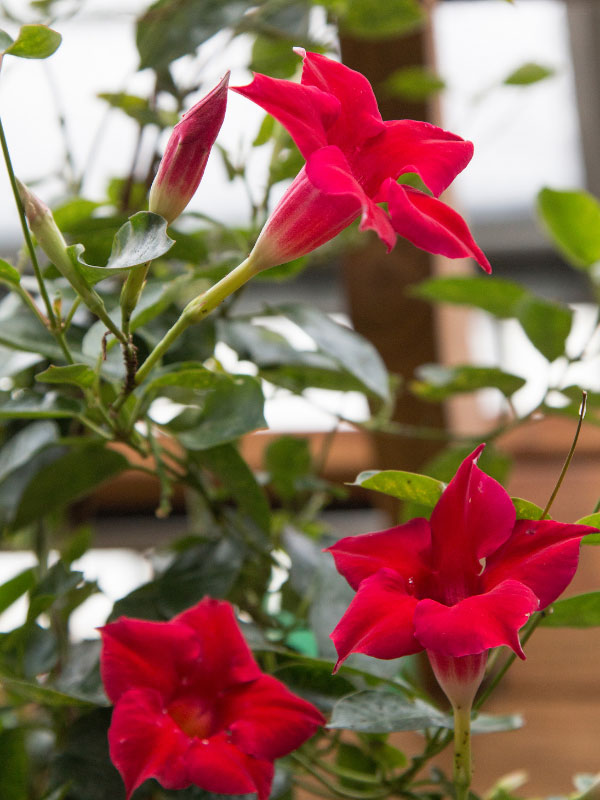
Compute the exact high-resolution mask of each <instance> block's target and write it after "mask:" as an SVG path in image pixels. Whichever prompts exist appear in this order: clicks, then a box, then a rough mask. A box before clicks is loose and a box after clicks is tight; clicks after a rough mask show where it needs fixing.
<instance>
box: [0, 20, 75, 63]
mask: <svg viewBox="0 0 600 800" xmlns="http://www.w3.org/2000/svg"><path fill="white" fill-rule="evenodd" d="M61 39H62V37H61V35H60V33H57V32H56V31H53V30H52V28H48V27H46V25H23V27H22V28H21V30H20V31H19V35H18V36H17V38H16V39H15V41H14V42H13V43H12V44H11V45H10V46H9V47H7V48H6V50H5V51H4V52H5V53H6V54H7V55H8V54H10V55H11V56H19V58H48V56H51V55H52V53H54V52H55V51H56V50H57V49H58V46H59V45H60V43H61Z"/></svg>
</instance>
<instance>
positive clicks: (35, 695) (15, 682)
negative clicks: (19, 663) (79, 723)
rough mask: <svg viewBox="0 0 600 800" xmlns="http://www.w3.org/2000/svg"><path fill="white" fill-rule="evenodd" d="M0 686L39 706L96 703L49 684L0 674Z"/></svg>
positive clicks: (91, 704)
mask: <svg viewBox="0 0 600 800" xmlns="http://www.w3.org/2000/svg"><path fill="white" fill-rule="evenodd" d="M0 686H1V687H3V688H4V689H5V690H6V691H7V692H10V693H11V694H16V695H17V696H18V697H21V698H23V699H24V700H28V701H30V702H32V703H38V704H39V705H41V706H49V707H51V708H59V707H61V706H77V707H90V706H94V705H97V704H96V703H92V702H91V701H90V700H88V699H87V698H84V697H77V696H76V695H73V694H67V693H66V692H59V691H58V690H56V689H53V688H51V687H50V686H42V685H41V684H39V683H37V682H36V681H23V680H19V679H17V678H10V677H8V676H7V675H0Z"/></svg>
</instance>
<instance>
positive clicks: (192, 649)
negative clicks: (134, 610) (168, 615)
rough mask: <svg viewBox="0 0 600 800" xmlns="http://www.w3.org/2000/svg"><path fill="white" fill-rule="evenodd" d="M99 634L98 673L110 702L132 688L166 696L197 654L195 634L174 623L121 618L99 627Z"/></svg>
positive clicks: (116, 699)
mask: <svg viewBox="0 0 600 800" xmlns="http://www.w3.org/2000/svg"><path fill="white" fill-rule="evenodd" d="M100 633H101V634H102V655H101V657H100V670H101V673H102V680H103V682H104V686H105V689H106V694H107V695H108V697H109V698H110V700H111V701H112V702H113V703H116V702H117V701H118V700H119V698H120V697H121V695H122V694H123V692H126V691H127V690H128V689H134V688H139V689H141V688H148V689H156V690H157V691H158V692H159V693H160V694H161V695H162V696H163V697H169V696H170V694H171V693H172V692H173V691H174V689H175V687H176V686H177V683H178V681H179V680H180V678H181V675H182V674H186V673H187V672H189V671H190V670H191V669H192V668H193V665H194V664H195V662H196V660H197V658H198V655H199V653H200V644H199V642H198V639H197V636H196V635H195V634H194V632H193V631H191V630H190V629H189V628H188V627H187V626H184V625H178V624H174V623H173V622H148V621H147V620H139V619H128V618H127V617H121V618H120V619H118V620H117V621H116V622H111V623H109V624H108V625H105V626H104V627H103V628H101V629H100Z"/></svg>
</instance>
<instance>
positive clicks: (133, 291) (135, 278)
mask: <svg viewBox="0 0 600 800" xmlns="http://www.w3.org/2000/svg"><path fill="white" fill-rule="evenodd" d="M149 268H150V262H149V261H148V262H147V263H146V264H140V265H139V266H138V267H133V268H132V269H130V270H129V272H128V274H127V278H126V280H125V283H124V284H123V289H122V290H121V329H122V331H123V333H124V334H125V336H127V337H129V334H130V332H131V331H130V325H131V316H132V314H133V312H134V311H135V307H136V306H137V304H138V302H139V299H140V295H141V293H142V289H143V287H144V283H145V281H146V276H147V275H148V269H149Z"/></svg>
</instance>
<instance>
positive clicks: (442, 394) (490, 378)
mask: <svg viewBox="0 0 600 800" xmlns="http://www.w3.org/2000/svg"><path fill="white" fill-rule="evenodd" d="M415 375H416V378H417V380H415V381H412V383H411V385H410V389H411V391H412V392H413V394H416V395H417V396H418V397H422V398H423V399H424V400H430V401H433V402H438V401H441V400H446V399H447V398H448V397H453V396H454V395H456V394H463V393H465V392H474V391H476V390H477V389H485V388H494V389H499V390H500V391H501V392H502V394H503V395H504V396H505V397H509V396H510V395H511V394H514V393H515V392H516V391H518V390H519V389H521V388H522V387H523V386H524V385H525V383H526V381H525V380H524V378H521V377H519V376H518V375H512V374H511V373H509V372H504V371H503V370H501V369H498V368H497V367H474V366H471V365H470V364H462V365H459V366H455V367H445V366H442V365H441V364H423V365H422V366H420V367H418V368H417V369H416V371H415Z"/></svg>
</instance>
